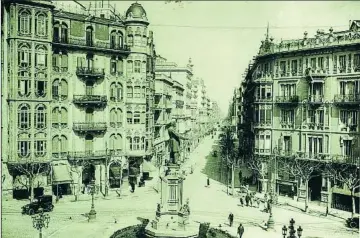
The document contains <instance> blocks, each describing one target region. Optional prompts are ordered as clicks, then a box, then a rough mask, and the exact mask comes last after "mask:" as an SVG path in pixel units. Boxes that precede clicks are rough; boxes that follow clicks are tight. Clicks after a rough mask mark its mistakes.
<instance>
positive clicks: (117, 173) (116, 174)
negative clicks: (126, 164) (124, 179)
mask: <svg viewBox="0 0 360 238" xmlns="http://www.w3.org/2000/svg"><path fill="white" fill-rule="evenodd" d="M121 170H122V168H121V166H120V165H113V166H110V171H109V172H110V178H114V179H120V178H121Z"/></svg>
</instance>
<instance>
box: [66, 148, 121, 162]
mask: <svg viewBox="0 0 360 238" xmlns="http://www.w3.org/2000/svg"><path fill="white" fill-rule="evenodd" d="M121 155H123V150H122V149H108V150H97V151H75V152H68V153H67V156H68V158H69V159H89V160H90V159H99V158H104V157H109V156H121Z"/></svg>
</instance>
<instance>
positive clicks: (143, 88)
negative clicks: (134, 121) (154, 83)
mask: <svg viewBox="0 0 360 238" xmlns="http://www.w3.org/2000/svg"><path fill="white" fill-rule="evenodd" d="M145 93H146V88H145V87H142V88H141V97H142V98H145V96H146V94H145Z"/></svg>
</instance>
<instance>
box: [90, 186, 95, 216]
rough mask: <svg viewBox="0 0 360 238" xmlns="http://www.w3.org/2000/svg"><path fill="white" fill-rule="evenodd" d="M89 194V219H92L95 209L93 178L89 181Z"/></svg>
mask: <svg viewBox="0 0 360 238" xmlns="http://www.w3.org/2000/svg"><path fill="white" fill-rule="evenodd" d="M90 186H91V187H90V194H91V209H90V212H89V221H90V220H94V219H95V218H96V211H95V205H94V194H95V192H96V191H95V190H96V185H95V180H91V182H90Z"/></svg>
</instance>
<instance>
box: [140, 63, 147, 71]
mask: <svg viewBox="0 0 360 238" xmlns="http://www.w3.org/2000/svg"><path fill="white" fill-rule="evenodd" d="M141 73H146V61H143V62H142V64H141Z"/></svg>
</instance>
